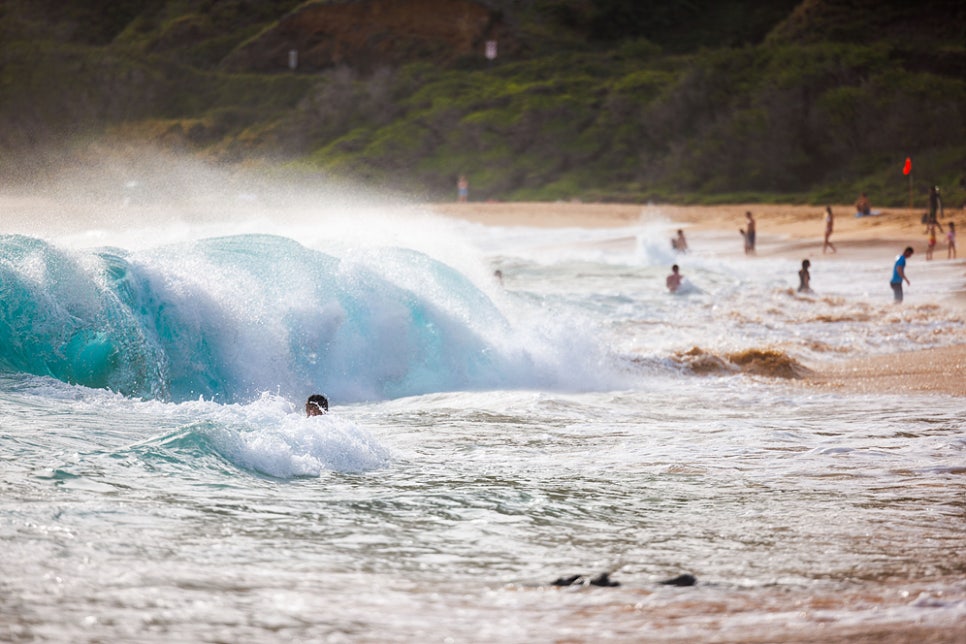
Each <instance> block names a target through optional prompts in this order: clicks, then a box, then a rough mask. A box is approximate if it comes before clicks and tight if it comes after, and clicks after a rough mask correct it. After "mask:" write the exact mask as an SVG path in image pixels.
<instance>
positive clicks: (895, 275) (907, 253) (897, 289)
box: [889, 246, 913, 302]
mask: <svg viewBox="0 0 966 644" xmlns="http://www.w3.org/2000/svg"><path fill="white" fill-rule="evenodd" d="M912 253H913V250H912V246H906V249H905V250H904V251H902V254H901V255H899V256H898V257H896V263H895V265H894V266H893V267H892V280H890V281H889V285H890V286H891V287H892V292H893V293H895V295H896V302H901V301H902V282H903V281H905V283H906V284H909V285H910V286H911V285H912V283H911V282H910V281H909V278H908V277H906V260H907V259H908V258H910V257H912Z"/></svg>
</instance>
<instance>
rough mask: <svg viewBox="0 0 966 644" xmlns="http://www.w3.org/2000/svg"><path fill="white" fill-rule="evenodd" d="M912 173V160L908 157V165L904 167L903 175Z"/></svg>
mask: <svg viewBox="0 0 966 644" xmlns="http://www.w3.org/2000/svg"><path fill="white" fill-rule="evenodd" d="M910 172H912V159H910V158H909V157H906V164H905V165H904V166H902V174H905V175H908V174H909V173H910Z"/></svg>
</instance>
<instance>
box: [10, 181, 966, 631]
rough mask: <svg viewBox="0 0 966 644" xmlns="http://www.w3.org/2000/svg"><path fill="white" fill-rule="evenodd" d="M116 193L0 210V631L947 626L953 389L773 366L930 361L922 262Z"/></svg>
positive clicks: (210, 194)
mask: <svg viewBox="0 0 966 644" xmlns="http://www.w3.org/2000/svg"><path fill="white" fill-rule="evenodd" d="M141 188H142V184H139V183H137V182H135V181H128V182H126V183H125V182H120V183H117V187H116V192H110V191H108V192H107V193H103V192H102V193H98V197H99V198H98V200H91V199H89V195H87V194H84V193H82V192H79V193H78V194H77V195H76V197H77V199H76V201H77V202H78V203H81V202H82V203H83V204H84V205H83V208H78V206H77V204H76V203H75V204H64V205H63V206H62V209H58V208H57V207H54V206H50V209H49V210H48V211H44V212H42V213H41V214H40V215H37V210H36V209H34V210H31V212H30V213H29V214H27V213H26V211H19V210H18V206H17V205H16V201H15V200H14V201H10V200H7V201H5V203H6V204H8V205H7V206H5V210H4V213H3V214H4V218H3V220H2V227H3V230H0V419H2V420H0V422H2V425H0V459H2V461H3V468H2V474H0V486H2V488H0V489H2V494H0V540H2V545H3V548H4V551H5V552H4V555H3V557H2V558H0V639H3V640H5V641H57V642H61V641H62V642H68V641H69V642H86V641H90V642H93V641H138V642H170V641H247V642H269V641H281V640H294V641H325V642H412V641H423V640H425V641H459V642H462V641H465V642H483V641H493V640H495V639H501V640H503V641H511V642H524V641H527V642H530V641H533V642H543V641H546V642H551V641H588V640H598V641H600V640H603V641H753V642H754V641H762V642H765V641H830V640H837V639H845V638H847V637H850V636H852V635H853V634H855V633H861V634H865V635H866V636H868V637H874V636H875V634H880V635H882V637H886V636H887V635H888V634H890V633H892V634H895V633H899V634H900V635H901V634H902V633H910V632H912V631H911V630H910V629H918V628H924V629H928V631H927V632H928V633H931V634H932V635H933V636H934V637H935V636H936V635H937V634H938V637H939V639H937V640H934V641H954V640H956V639H957V638H960V637H963V636H964V635H966V627H964V626H963V624H964V623H966V581H964V579H966V577H964V572H966V548H964V547H963V546H964V538H963V526H964V518H966V514H964V513H966V479H964V475H966V468H964V463H966V409H964V406H963V398H962V397H956V396H949V395H943V394H928V393H926V394H915V395H910V394H901V395H900V394H893V393H889V392H881V393H877V394H856V393H850V392H847V391H839V390H836V389H835V388H819V387H814V386H808V385H807V384H803V383H802V382H801V381H800V380H799V379H798V378H797V377H796V376H799V375H801V374H803V373H806V370H808V369H819V368H821V366H822V365H827V364H832V363H835V362H838V361H842V360H846V359H849V358H852V357H859V356H866V355H877V354H890V353H895V352H899V351H904V350H913V349H921V348H933V347H942V346H948V345H952V344H961V343H963V342H966V325H964V323H963V321H962V317H961V314H960V312H959V311H957V310H954V309H952V308H950V307H948V306H947V303H946V302H945V301H944V297H943V294H944V293H948V292H949V291H950V290H952V289H954V288H958V285H956V284H953V283H952V282H951V281H949V280H951V278H950V277H949V273H948V272H942V271H940V270H938V269H936V268H935V267H932V266H929V265H926V264H924V263H919V264H917V265H915V267H914V269H910V272H912V271H913V270H915V273H914V275H915V285H916V286H915V289H909V292H908V293H907V302H906V303H905V304H904V305H903V306H902V307H897V306H894V305H893V304H892V302H891V291H890V290H889V289H888V286H887V284H886V282H887V280H888V276H889V271H890V269H891V262H892V258H891V257H885V258H881V257H878V258H876V257H868V256H864V255H859V256H857V257H856V258H855V259H854V260H851V259H849V260H846V259H840V260H839V261H837V262H836V263H835V264H834V265H831V264H829V263H825V264H823V263H822V262H821V261H815V262H813V270H812V285H813V288H815V290H816V292H815V293H814V294H799V293H796V292H795V288H794V287H795V286H796V285H797V275H796V271H797V270H798V265H797V262H796V261H792V260H790V259H785V258H781V257H768V256H766V255H764V254H763V255H762V256H760V257H755V258H748V257H745V256H744V255H743V254H741V253H740V249H736V247H737V246H738V245H739V244H740V239H739V238H738V235H737V233H735V232H730V233H727V234H726V233H724V232H721V233H717V232H710V231H688V232H689V241H690V243H691V247H692V251H691V252H690V253H688V254H686V255H679V254H676V253H674V252H673V251H672V249H671V247H670V243H669V239H670V237H671V236H672V233H673V231H674V230H676V229H677V228H679V227H680V225H679V224H677V223H676V222H673V221H670V220H668V219H667V218H665V217H664V216H663V215H662V213H661V212H660V207H659V206H653V207H647V208H642V214H641V220H640V221H639V222H636V223H635V224H634V225H631V226H627V227H624V228H607V229H604V228H601V229H585V228H566V229H546V228H526V227H496V226H486V225H481V224H475V223H469V222H463V221H457V220H453V219H446V218H442V217H439V216H436V215H434V214H432V213H431V212H429V211H428V210H426V209H424V208H420V207H417V206H412V205H399V204H398V203H394V202H392V200H388V199H370V200H366V199H358V198H354V197H352V198H350V197H348V196H346V195H345V194H342V193H338V194H332V193H325V192H322V193H312V194H311V198H307V197H305V196H304V195H300V196H299V198H298V199H293V198H292V197H291V195H290V194H288V193H285V192H284V191H281V192H272V191H268V190H262V189H259V188H257V187H247V188H244V189H243V188H241V187H238V186H232V185H225V186H220V187H219V189H218V190H214V191H212V190H208V189H206V190H205V191H203V192H199V193H195V194H186V193H185V191H180V192H178V193H177V194H173V193H162V194H161V195H158V194H156V193H152V194H146V193H145V191H143V190H142V189H141ZM77 190H80V188H77ZM104 194H107V195H108V196H107V197H105V196H104ZM202 197H203V198H202ZM10 204H13V205H10ZM68 213H69V216H68ZM898 250H899V249H897V251H898ZM672 263H678V264H680V265H681V266H682V273H683V274H684V275H685V279H686V284H685V288H684V289H683V292H681V293H678V294H674V295H672V294H669V293H668V292H667V290H666V289H665V288H664V278H665V276H666V275H667V273H668V272H669V267H670V265H671V264H672ZM497 270H499V271H500V272H501V273H502V280H501V279H499V278H498V277H497V276H495V274H494V271H497ZM312 393H324V394H326V395H327V396H328V397H329V400H330V413H329V414H328V415H326V416H323V417H314V418H306V417H305V416H304V413H303V412H302V406H303V404H304V401H305V398H306V397H307V396H308V395H309V394H312ZM601 572H608V573H610V576H611V578H612V579H614V580H617V581H618V582H620V584H621V585H620V586H618V587H612V588H599V587H593V586H570V587H556V586H553V585H552V582H553V581H554V580H555V579H557V578H559V577H562V576H567V575H573V574H584V575H588V576H592V575H596V574H599V573H601ZM685 573H686V574H691V575H694V576H695V577H696V579H697V584H696V585H694V586H690V587H674V586H666V585H662V584H660V583H659V582H660V581H662V580H666V579H669V578H672V577H675V576H677V575H680V574H685ZM910 639H914V637H911V636H910ZM870 641H871V640H870Z"/></svg>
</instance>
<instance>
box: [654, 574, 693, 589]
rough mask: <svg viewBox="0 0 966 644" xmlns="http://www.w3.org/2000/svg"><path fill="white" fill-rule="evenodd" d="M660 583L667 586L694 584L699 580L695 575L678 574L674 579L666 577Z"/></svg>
mask: <svg viewBox="0 0 966 644" xmlns="http://www.w3.org/2000/svg"><path fill="white" fill-rule="evenodd" d="M658 583H660V584H664V585H665V586H693V585H695V584H696V583H698V580H697V579H696V578H695V577H694V575H678V576H677V577H675V578H674V579H665V580H664V581H660V582H658Z"/></svg>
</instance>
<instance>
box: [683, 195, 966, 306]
mask: <svg viewBox="0 0 966 644" xmlns="http://www.w3.org/2000/svg"><path fill="white" fill-rule="evenodd" d="M941 204H942V202H941V200H940V199H939V188H938V186H937V187H933V188H932V189H931V190H930V201H929V212H927V213H926V214H924V215H923V219H922V221H923V223H924V224H925V225H926V232H927V234H928V235H929V241H928V244H927V246H926V259H927V260H930V259H932V257H933V251H934V249H935V247H936V229H937V228H938V229H939V231H940V232H941V233H942V232H945V235H946V241H947V250H946V257H947V259H955V258H956V224H955V222H952V221H947V222H946V224H947V227H948V230H944V229H943V226H942V224H941V223H940V222H939V218H940V217H941V216H942V213H943V210H942V205H941ZM855 208H856V216H857V217H859V216H868V215H871V214H872V209H871V205H870V203H869V198H868V196H867V195H866V193H864V192H863V193H862V194H861V195H860V197H859V199H858V201H856V204H855ZM745 220H746V223H745V227H744V228H739V229H738V232H740V233H741V236H742V238H743V239H744V241H745V254H746V255H752V254H754V253H755V241H756V222H755V218H754V216H753V215H752V214H751V212H750V211H748V212H745ZM834 230H835V215H834V213H833V212H832V207H831V206H826V207H825V235H824V238H823V241H822V254H823V255H824V254H825V253H827V252H828V251H829V250H831V251H832V252H833V253H836V252H837V250H838V249H836V248H835V244H833V243H832V240H831V237H832V233H833V232H834ZM671 247H672V248H673V249H674V250H675V251H677V252H679V253H684V252H687V250H688V244H687V241H686V240H685V237H684V231H682V230H678V231H677V236H676V237H674V238H672V239H671ZM914 252H915V251H914V249H913V248H912V246H907V247H906V248H905V249H904V250H903V251H902V253H900V254H899V255H898V256H897V257H896V260H895V262H894V263H893V267H892V278H891V279H890V280H889V285H890V286H891V287H892V291H893V296H894V298H895V301H896V302H902V300H903V292H902V286H903V284H909V283H910V282H909V278H908V276H907V275H906V260H908V259H909V258H910V257H912V255H913V253H914ZM811 266H812V263H811V261H810V260H808V259H803V260H802V267H801V269H800V270H799V271H798V292H799V293H811V292H812V286H811V279H812V278H811V273H810V272H809V269H810V268H811ZM683 279H684V278H683V276H682V275H681V269H680V267H679V266H678V265H677V264H674V265H673V266H672V267H671V274H670V275H668V276H667V279H666V281H665V283H666V285H667V289H668V291H669V292H671V293H676V292H678V291H679V290H680V288H681V283H682V281H683Z"/></svg>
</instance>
